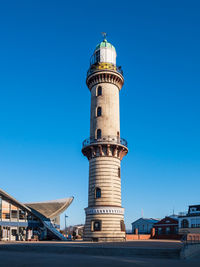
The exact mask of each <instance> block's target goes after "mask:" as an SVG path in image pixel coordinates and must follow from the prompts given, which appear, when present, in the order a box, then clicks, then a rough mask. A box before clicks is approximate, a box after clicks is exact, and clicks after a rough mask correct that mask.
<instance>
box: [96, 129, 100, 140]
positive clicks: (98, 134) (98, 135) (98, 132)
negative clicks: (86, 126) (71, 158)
mask: <svg viewBox="0 0 200 267" xmlns="http://www.w3.org/2000/svg"><path fill="white" fill-rule="evenodd" d="M97 139H101V129H97Z"/></svg>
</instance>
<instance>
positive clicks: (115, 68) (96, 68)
mask: <svg viewBox="0 0 200 267" xmlns="http://www.w3.org/2000/svg"><path fill="white" fill-rule="evenodd" d="M102 70H110V71H116V72H119V73H120V74H121V75H122V76H123V70H122V68H121V67H120V66H115V65H113V64H110V63H100V64H94V65H91V66H90V68H89V70H88V72H87V77H88V76H90V75H91V74H92V73H94V72H97V71H102Z"/></svg>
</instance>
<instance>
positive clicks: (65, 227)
mask: <svg viewBox="0 0 200 267" xmlns="http://www.w3.org/2000/svg"><path fill="white" fill-rule="evenodd" d="M66 218H68V216H67V215H66V214H65V234H67V223H66Z"/></svg>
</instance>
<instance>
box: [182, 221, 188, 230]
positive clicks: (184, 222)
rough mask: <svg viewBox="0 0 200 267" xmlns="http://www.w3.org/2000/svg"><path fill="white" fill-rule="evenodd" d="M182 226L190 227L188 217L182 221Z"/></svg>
mask: <svg viewBox="0 0 200 267" xmlns="http://www.w3.org/2000/svg"><path fill="white" fill-rule="evenodd" d="M181 228H189V222H188V220H186V219H183V220H182V221H181Z"/></svg>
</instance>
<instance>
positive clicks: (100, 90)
mask: <svg viewBox="0 0 200 267" xmlns="http://www.w3.org/2000/svg"><path fill="white" fill-rule="evenodd" d="M100 95H102V87H101V86H99V87H98V88H97V96H100Z"/></svg>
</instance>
